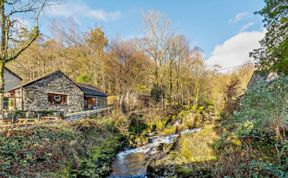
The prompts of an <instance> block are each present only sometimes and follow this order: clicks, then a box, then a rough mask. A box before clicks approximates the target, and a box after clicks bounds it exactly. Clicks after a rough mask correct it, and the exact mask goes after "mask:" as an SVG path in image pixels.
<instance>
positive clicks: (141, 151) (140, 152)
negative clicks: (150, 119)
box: [110, 128, 201, 178]
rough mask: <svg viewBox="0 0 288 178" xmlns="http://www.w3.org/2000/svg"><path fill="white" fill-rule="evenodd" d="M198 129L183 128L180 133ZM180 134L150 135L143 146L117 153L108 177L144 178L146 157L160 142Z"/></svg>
mask: <svg viewBox="0 0 288 178" xmlns="http://www.w3.org/2000/svg"><path fill="white" fill-rule="evenodd" d="M200 130H201V129H200V128H199V129H192V130H184V131H182V132H181V133H180V134H181V135H184V134H189V133H194V132H198V131H200ZM180 134H172V135H168V136H156V137H151V138H149V143H148V144H147V145H145V146H142V147H139V148H134V149H129V150H125V151H123V152H120V153H118V154H117V157H116V159H115V160H114V162H113V165H112V169H113V171H112V173H111V175H110V178H145V177H146V164H147V159H148V158H149V157H150V156H153V155H155V154H156V152H157V151H156V150H157V147H158V146H159V145H160V144H170V143H173V141H174V140H175V138H177V137H178V136H179V135H180Z"/></svg>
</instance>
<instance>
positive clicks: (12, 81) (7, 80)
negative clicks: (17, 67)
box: [4, 67, 22, 110]
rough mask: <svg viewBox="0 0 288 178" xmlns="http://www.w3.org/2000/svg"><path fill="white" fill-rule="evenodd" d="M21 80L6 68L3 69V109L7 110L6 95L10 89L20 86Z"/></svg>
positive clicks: (7, 98) (7, 100)
mask: <svg viewBox="0 0 288 178" xmlns="http://www.w3.org/2000/svg"><path fill="white" fill-rule="evenodd" d="M21 81H22V78H21V77H19V76H18V75H17V74H15V73H14V72H12V71H11V70H10V69H8V68H6V67H5V68H4V96H5V97H4V109H5V110H8V109H9V94H8V93H7V92H8V91H9V90H10V89H12V88H14V87H16V86H18V85H20V83H21Z"/></svg>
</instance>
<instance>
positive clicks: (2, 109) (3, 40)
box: [0, 0, 6, 116]
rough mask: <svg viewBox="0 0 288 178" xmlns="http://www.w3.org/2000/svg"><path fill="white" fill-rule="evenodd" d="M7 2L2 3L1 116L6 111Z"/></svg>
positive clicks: (0, 8)
mask: <svg viewBox="0 0 288 178" xmlns="http://www.w3.org/2000/svg"><path fill="white" fill-rule="evenodd" d="M4 4H5V1H4V0H1V1H0V16H1V19H0V21H1V58H0V115H2V116H3V111H4V105H3V104H4V67H5V53H6V51H5V48H6V38H5V37H6V21H5V6H4Z"/></svg>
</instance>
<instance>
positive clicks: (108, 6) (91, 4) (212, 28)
mask: <svg viewBox="0 0 288 178" xmlns="http://www.w3.org/2000/svg"><path fill="white" fill-rule="evenodd" d="M263 6H264V2H263V0H178V1H176V0H66V1H64V3H63V4H60V5H57V6H55V7H52V9H49V10H47V14H48V16H49V17H62V18H63V17H64V18H68V17H73V18H74V19H75V21H76V22H77V23H79V25H80V27H81V30H82V31H87V30H88V29H90V28H92V27H95V26H101V27H102V28H103V30H104V32H105V33H106V35H107V36H108V38H109V39H113V38H124V39H128V38H132V37H141V36H142V34H143V31H144V29H143V28H144V25H143V22H142V14H143V12H145V11H146V10H151V9H153V10H157V11H160V12H162V13H163V14H165V15H166V16H167V18H169V19H170V20H171V23H172V27H173V28H175V30H176V31H177V32H179V33H182V34H184V35H185V36H186V37H187V38H188V40H189V42H190V44H191V46H199V47H200V48H202V49H203V51H204V53H205V56H206V58H207V60H210V59H214V61H215V63H217V61H221V59H220V57H221V56H222V57H223V56H224V53H226V52H227V50H228V51H229V50H230V51H229V54H230V53H231V54H230V57H229V58H238V56H233V55H234V53H236V52H238V53H240V52H239V50H240V48H243V50H242V51H243V52H244V51H245V53H247V51H248V49H245V50H244V48H245V46H247V47H246V48H248V46H249V50H252V49H250V48H255V47H257V46H256V45H257V43H256V42H258V41H259V40H260V38H261V37H262V36H263V33H264V32H263V27H262V22H261V20H262V18H261V17H260V16H257V15H254V14H253V13H254V12H255V11H257V10H260V9H261V8H262V7H263ZM251 38H253V40H252V39H251ZM241 40H242V41H241ZM243 40H244V41H243ZM231 41H232V42H231ZM227 43H228V44H227ZM233 44H235V47H234V48H235V49H234V50H235V51H234V52H233V51H231V49H222V48H225V46H226V48H227V47H228V48H231V45H232V47H233ZM221 47H222V48H221ZM225 50H226V51H225ZM219 53H221V54H220V55H219ZM216 54H218V58H217V56H216V58H217V59H215V55H216ZM245 56H246V55H245ZM245 56H244V55H243V56H242V57H239V58H241V59H239V61H241V62H242V63H243V62H245V61H244V60H245V59H244V58H248V56H247V57H245ZM224 57H226V56H224ZM227 60H228V59H226V60H225V61H226V63H227V64H228V63H229V66H231V65H236V64H238V63H237V62H236V63H235V61H234V63H233V62H229V60H228V61H227ZM231 60H232V59H231ZM233 60H237V59H233ZM222 63H223V62H222ZM224 63H225V62H224ZM239 64H240V63H239ZM222 66H225V65H223V64H222ZM227 66H228V65H227ZM225 67H226V66H225Z"/></svg>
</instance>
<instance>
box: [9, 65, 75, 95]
mask: <svg viewBox="0 0 288 178" xmlns="http://www.w3.org/2000/svg"><path fill="white" fill-rule="evenodd" d="M56 73H62V74H63V75H65V74H64V73H63V72H62V71H60V70H57V71H55V72H52V73H49V74H45V75H42V76H40V77H37V78H35V79H34V80H31V81H29V82H26V83H23V84H21V85H18V86H17V87H15V88H12V89H10V90H9V91H12V90H16V89H18V88H22V87H26V86H28V85H31V84H33V83H35V82H38V81H39V80H42V79H44V78H47V77H49V76H51V75H53V74H56ZM65 76H66V75H65ZM66 77H67V76H66ZM67 78H68V79H69V80H71V79H70V78H69V77H67ZM71 81H72V80H71Z"/></svg>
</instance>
